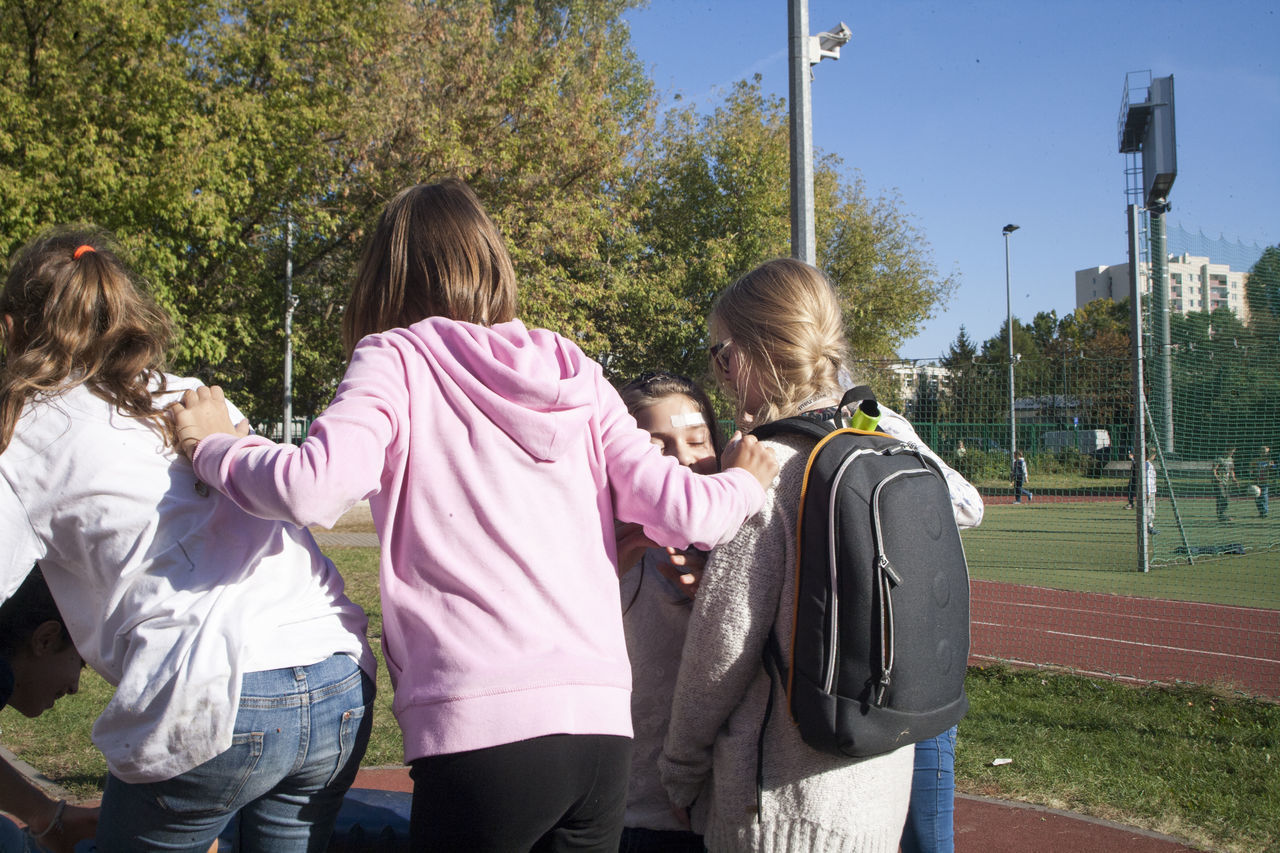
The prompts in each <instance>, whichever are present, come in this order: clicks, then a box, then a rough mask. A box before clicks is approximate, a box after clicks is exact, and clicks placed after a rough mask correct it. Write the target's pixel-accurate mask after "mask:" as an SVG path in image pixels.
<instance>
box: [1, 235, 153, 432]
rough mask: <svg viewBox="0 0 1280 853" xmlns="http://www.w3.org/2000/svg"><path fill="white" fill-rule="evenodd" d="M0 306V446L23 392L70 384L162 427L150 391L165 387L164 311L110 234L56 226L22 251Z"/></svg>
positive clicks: (46, 391) (12, 265) (37, 392)
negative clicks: (0, 340) (0, 338)
mask: <svg viewBox="0 0 1280 853" xmlns="http://www.w3.org/2000/svg"><path fill="white" fill-rule="evenodd" d="M0 313H3V314H4V316H5V331H4V340H5V356H4V364H3V367H0V452H3V451H4V450H5V448H7V447H8V446H9V442H10V441H11V440H12V439H13V430H14V427H15V426H16V425H17V423H18V418H19V417H20V416H21V415H22V410H23V408H24V407H25V406H26V403H27V401H28V400H29V399H31V398H32V397H34V396H37V395H55V394H58V393H60V392H62V391H65V390H67V389H69V388H73V387H75V386H76V385H80V384H84V385H86V386H88V387H89V389H90V390H91V391H92V392H93V393H94V394H96V395H97V396H99V397H101V398H102V399H104V400H106V401H107V402H108V403H110V404H112V405H113V406H115V407H116V408H117V409H118V410H119V411H120V412H122V413H124V414H126V415H130V416H133V417H138V418H146V419H148V420H151V421H152V422H154V423H155V424H156V426H157V427H158V428H159V429H160V430H161V433H162V434H163V432H164V420H163V413H161V412H157V411H156V409H155V405H154V403H153V395H154V394H159V393H163V391H164V384H165V383H164V374H163V372H162V371H163V367H164V354H165V349H166V347H167V346H168V344H169V341H170V339H171V338H172V334H173V332H172V325H171V324H170V322H169V317H168V315H167V314H165V312H164V311H163V310H162V309H161V308H160V307H159V306H157V305H156V304H155V303H154V302H153V301H152V300H151V299H150V297H148V296H147V295H146V294H145V293H143V292H142V291H141V290H140V289H139V288H138V287H137V286H136V285H135V284H134V277H133V276H132V275H131V274H130V272H129V269H128V267H127V266H126V265H125V264H124V262H123V261H122V260H121V259H120V256H119V254H118V253H117V251H116V250H115V247H114V242H113V241H112V240H111V239H110V237H109V235H107V234H106V233H104V232H102V231H98V230H94V229H83V228H81V229H71V228H59V229H55V230H53V231H50V232H47V233H45V234H43V235H41V236H40V237H37V238H36V239H34V240H32V241H31V242H29V243H27V245H25V246H23V247H22V248H21V249H19V250H18V253H17V254H16V255H14V257H13V260H12V262H11V263H10V265H9V275H8V276H7V277H6V279H5V283H4V290H3V292H0Z"/></svg>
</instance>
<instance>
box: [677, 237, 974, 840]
mask: <svg viewBox="0 0 1280 853" xmlns="http://www.w3.org/2000/svg"><path fill="white" fill-rule="evenodd" d="M710 327H711V328H710V331H711V338H710V340H711V342H712V346H711V347H710V354H711V358H712V362H713V365H712V367H713V370H714V371H715V373H716V376H717V378H718V379H719V381H720V382H721V384H722V386H723V387H724V388H725V390H726V391H728V392H729V393H730V394H731V395H732V396H733V398H734V399H735V401H736V405H737V416H738V419H739V422H740V423H742V422H750V423H757V424H758V423H765V422H768V421H772V420H776V419H778V418H783V417H788V416H791V415H795V414H798V413H801V412H816V411H821V410H824V409H830V410H833V411H834V407H835V406H836V405H837V404H838V401H839V399H840V396H841V382H840V378H839V377H840V374H841V372H842V370H844V369H845V366H846V365H847V363H848V353H847V349H846V344H845V340H844V327H843V322H842V319H841V314H840V307H839V302H838V301H837V297H836V294H835V292H834V290H833V289H832V287H831V285H830V284H829V283H828V282H827V280H826V278H825V277H824V276H823V275H822V273H821V272H819V271H818V270H817V269H815V268H814V267H812V266H810V265H808V264H805V263H802V262H800V261H795V260H790V259H780V260H774V261H769V262H767V263H765V264H762V265H761V266H759V267H757V268H756V269H754V270H752V271H751V272H749V273H747V274H746V275H744V276H743V277H742V278H740V279H739V280H738V281H736V282H735V283H734V284H733V285H731V286H730V287H729V288H728V289H727V290H726V291H725V292H724V293H723V294H721V296H720V298H719V300H718V301H717V302H716V305H715V307H714V308H713V309H712V313H711V321H710ZM881 409H882V412H883V417H882V419H881V421H880V426H879V427H878V428H879V429H880V430H882V431H884V432H887V433H890V434H892V435H895V436H897V437H900V438H904V439H909V440H911V441H914V442H916V443H918V444H919V445H920V446H921V447H924V442H922V441H921V440H920V438H919V436H917V435H916V434H915V431H914V430H913V429H912V428H911V425H910V424H909V423H908V422H907V421H906V420H905V419H904V418H902V417H901V416H900V415H897V414H895V413H893V412H891V411H889V410H888V409H887V408H885V407H883V406H882V407H881ZM765 443H767V444H769V445H770V446H771V447H772V448H773V449H774V452H775V453H776V454H777V457H778V462H779V465H780V471H779V474H778V478H777V479H776V480H775V481H774V484H773V487H772V488H771V489H770V490H769V493H768V496H767V498H766V501H765V507H764V509H763V510H761V512H760V513H759V514H758V515H756V516H755V517H754V518H752V519H751V520H749V521H748V522H747V523H746V524H744V525H743V527H742V528H741V530H740V531H739V532H738V534H737V536H736V537H735V538H734V539H733V540H732V541H731V542H729V543H727V544H725V545H722V546H720V547H718V548H716V549H715V550H714V551H713V552H712V554H711V557H710V559H709V560H708V563H707V567H706V571H705V573H704V574H703V577H702V580H701V583H700V586H699V590H698V596H697V599H696V600H695V601H694V605H693V613H692V616H691V618H690V623H689V632H688V636H687V638H686V641H685V646H684V653H683V657H682V660H681V664H680V674H679V677H678V679H677V684H676V693H675V698H674V701H673V705H672V712H671V725H670V729H669V733H668V736H667V740H666V744H665V746H664V749H663V757H662V759H661V761H660V765H659V766H660V770H661V774H662V780H663V783H664V785H665V786H666V788H667V792H668V793H669V794H670V796H671V801H672V804H673V805H674V806H675V807H676V808H677V809H678V810H685V811H686V812H689V813H691V817H692V826H693V829H694V830H695V831H698V832H701V833H702V834H703V835H704V836H705V841H706V844H707V847H708V849H710V850H711V851H713V853H714V851H721V850H760V851H868V853H872V852H874V853H894V852H895V851H896V850H897V848H898V839H899V837H900V835H901V833H902V827H903V821H904V819H905V816H906V812H907V804H908V799H909V796H910V791H911V777H912V757H913V749H914V747H913V746H907V747H904V748H902V749H899V750H896V751H894V752H891V753H888V754H886V755H881V756H877V757H874V758H868V759H863V760H854V759H848V758H842V757H836V756H833V755H828V754H826V753H822V752H817V751H815V750H813V749H811V748H810V747H808V746H807V745H806V744H805V743H804V742H803V741H802V740H801V739H800V735H799V733H798V731H797V729H796V727H795V724H794V723H793V722H792V721H791V719H790V717H789V715H788V714H787V713H786V710H785V708H784V707H778V708H775V709H774V713H773V714H772V715H770V717H769V720H768V724H767V729H766V730H765V736H764V750H763V755H764V761H763V766H762V771H763V777H762V785H761V798H760V808H759V810H757V766H758V761H757V744H758V739H759V736H760V732H761V727H762V726H763V725H765V706H766V703H767V702H768V697H769V679H770V676H769V675H768V674H767V673H766V671H765V668H764V665H763V654H762V653H763V649H764V646H765V643H766V640H767V638H768V635H769V631H770V628H774V629H775V633H776V634H777V636H778V638H779V640H780V642H781V643H782V646H783V649H782V651H783V655H784V657H785V656H787V655H789V653H790V648H789V645H790V635H791V624H792V613H793V610H794V593H795V590H794V577H793V573H792V572H791V570H790V569H791V567H792V566H794V565H795V542H796V513H797V509H798V507H799V504H800V489H801V481H802V479H803V474H804V467H805V461H806V458H807V455H808V450H809V449H810V447H809V445H811V444H812V442H810V441H807V440H806V439H803V438H794V437H779V438H776V439H769V440H767V441H766V442H765ZM926 452H929V453H930V455H933V454H932V452H931V451H927V448H926ZM935 458H936V456H935ZM938 461H939V462H941V460H938ZM942 468H943V471H944V473H945V474H946V476H947V480H948V484H949V485H950V486H951V491H952V497H953V502H954V504H955V509H956V515H957V518H958V520H959V521H960V523H961V524H962V525H964V526H969V525H972V524H976V523H977V521H978V520H979V519H980V518H981V512H982V502H981V499H980V498H979V497H978V494H977V491H976V490H975V489H974V488H973V487H972V486H971V485H970V484H969V483H967V482H966V481H965V480H964V479H963V478H962V477H960V475H959V474H957V473H955V472H954V471H953V470H951V469H950V468H948V467H947V466H945V465H943V466H942ZM778 695H781V693H780V690H779V691H778Z"/></svg>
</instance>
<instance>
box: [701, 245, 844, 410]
mask: <svg viewBox="0 0 1280 853" xmlns="http://www.w3.org/2000/svg"><path fill="white" fill-rule="evenodd" d="M710 325H711V330H712V333H713V336H714V337H715V338H716V339H717V341H719V340H731V341H732V342H733V344H732V345H733V347H734V348H735V349H736V350H737V351H738V353H739V354H740V356H741V358H742V362H741V371H742V373H743V377H742V378H743V379H744V380H750V381H754V382H755V383H756V387H758V388H759V390H760V394H761V397H762V399H763V403H762V404H761V406H760V407H759V408H758V409H757V410H756V411H754V412H747V411H744V410H743V400H742V398H741V397H738V410H739V414H740V415H747V416H749V417H750V418H751V420H752V422H753V423H757V424H759V423H766V422H768V421H772V420H777V419H778V418H784V417H789V416H790V415H794V414H796V413H798V412H799V411H800V409H801V407H802V404H804V403H805V402H806V401H808V400H810V399H812V398H814V397H815V396H822V395H833V396H835V397H836V398H837V399H838V398H839V396H840V373H841V370H842V369H844V368H845V366H846V365H847V364H848V361H849V350H848V344H847V343H846V341H845V337H844V325H843V322H842V321H841V316H840V303H839V301H838V299H837V297H836V292H835V290H834V289H833V288H832V287H831V284H830V283H829V282H828V281H827V278H826V276H824V275H823V274H822V272H821V271H820V270H818V269H817V268H815V267H812V266H810V265H809V264H806V263H804V262H803V261H797V260H793V259H791V258H777V259H775V260H772V261H766V262H764V263H763V264H761V265H760V266H758V267H756V268H755V269H753V270H751V272H749V273H747V274H746V275H744V276H742V277H741V278H739V279H738V280H737V281H735V282H734V283H733V284H731V285H729V287H727V288H726V289H725V290H724V292H723V293H721V294H720V296H719V298H718V299H717V300H716V303H715V305H714V306H713V307H712V309H711V321H710ZM739 384H741V382H740V383H739ZM727 390H729V391H730V393H733V394H735V396H736V395H737V391H736V390H735V389H733V388H729V389H727Z"/></svg>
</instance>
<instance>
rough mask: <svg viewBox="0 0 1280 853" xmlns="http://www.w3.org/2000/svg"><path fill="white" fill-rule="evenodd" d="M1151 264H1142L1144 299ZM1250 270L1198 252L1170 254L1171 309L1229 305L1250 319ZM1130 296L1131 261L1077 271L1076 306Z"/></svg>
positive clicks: (1148, 293) (1180, 310)
mask: <svg viewBox="0 0 1280 853" xmlns="http://www.w3.org/2000/svg"><path fill="white" fill-rule="evenodd" d="M1149 273H1150V270H1149V264H1145V263H1144V264H1142V266H1141V276H1140V280H1141V281H1142V292H1143V297H1142V298H1143V299H1147V298H1150V296H1151V285H1150V281H1151V276H1150V274H1149ZM1248 278H1249V274H1248V273H1246V272H1236V271H1235V270H1233V269H1231V268H1230V267H1229V266H1227V265H1226V264H1215V263H1212V262H1211V261H1210V260H1209V259H1208V258H1202V257H1198V256H1196V255H1170V256H1169V281H1168V282H1167V288H1168V289H1167V291H1166V293H1167V294H1168V298H1169V310H1170V311H1176V312H1178V313H1179V314H1190V313H1191V312H1193V311H1213V310H1215V309H1218V308H1228V309H1230V310H1231V312H1232V313H1233V314H1235V315H1236V316H1237V317H1239V318H1240V321H1241V322H1242V323H1246V324H1247V323H1248V322H1249V306H1248V305H1247V304H1246V303H1245V298H1244V285H1245V282H1246V281H1247V280H1248ZM1128 298H1129V265H1128V264H1113V265H1112V266H1109V267H1091V268H1090V269H1086V270H1078V271H1077V272H1076V307H1077V308H1082V307H1084V306H1085V305H1087V304H1088V303H1090V302H1092V301H1093V300H1095V299H1113V300H1115V301H1116V302H1119V301H1120V300H1122V299H1128Z"/></svg>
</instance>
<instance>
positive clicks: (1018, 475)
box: [1010, 450, 1036, 504]
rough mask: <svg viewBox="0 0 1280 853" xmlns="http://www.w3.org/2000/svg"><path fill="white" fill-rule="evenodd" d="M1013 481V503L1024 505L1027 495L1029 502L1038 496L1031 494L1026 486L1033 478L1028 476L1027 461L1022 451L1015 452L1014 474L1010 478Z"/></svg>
mask: <svg viewBox="0 0 1280 853" xmlns="http://www.w3.org/2000/svg"><path fill="white" fill-rule="evenodd" d="M1010 479H1011V480H1012V481H1013V502H1014V503H1016V504H1020V503H1022V496H1023V495H1026V496H1027V500H1028V501H1033V500H1035V498H1036V496H1035V495H1033V494H1031V492H1029V491H1028V490H1027V488H1026V484H1027V482H1028V481H1030V479H1031V477H1030V475H1029V474H1027V460H1026V459H1024V458H1023V456H1022V451H1021V450H1015V451H1014V452H1013V473H1012V475H1011V476H1010Z"/></svg>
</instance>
